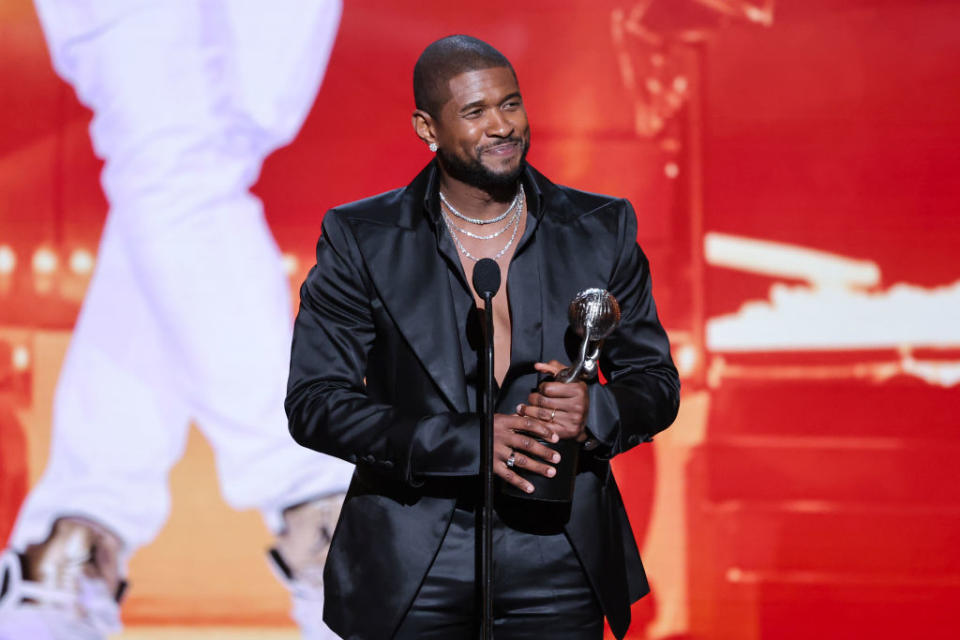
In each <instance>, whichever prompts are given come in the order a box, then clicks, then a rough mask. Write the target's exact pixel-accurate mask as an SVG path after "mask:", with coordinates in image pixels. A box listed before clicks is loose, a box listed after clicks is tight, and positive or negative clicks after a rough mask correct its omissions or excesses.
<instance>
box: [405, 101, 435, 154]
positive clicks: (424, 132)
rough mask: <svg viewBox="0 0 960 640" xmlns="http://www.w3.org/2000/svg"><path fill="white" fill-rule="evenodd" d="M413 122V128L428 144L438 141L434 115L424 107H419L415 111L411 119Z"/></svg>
mask: <svg viewBox="0 0 960 640" xmlns="http://www.w3.org/2000/svg"><path fill="white" fill-rule="evenodd" d="M410 122H411V123H412V124H413V130H414V132H416V134H417V137H418V138H420V139H421V140H423V141H424V142H425V143H426V144H427V145H430V144H436V143H437V133H436V129H435V125H434V122H433V117H432V116H431V115H430V114H429V113H427V112H426V111H424V110H423V109H417V110H416V111H414V112H413V116H412V117H411V119H410Z"/></svg>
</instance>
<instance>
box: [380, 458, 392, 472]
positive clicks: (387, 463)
mask: <svg viewBox="0 0 960 640" xmlns="http://www.w3.org/2000/svg"><path fill="white" fill-rule="evenodd" d="M380 466H381V467H383V468H384V469H386V470H387V471H392V470H393V463H392V462H390V461H389V460H384V461H383V462H381V463H380Z"/></svg>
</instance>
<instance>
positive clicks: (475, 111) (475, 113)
mask: <svg viewBox="0 0 960 640" xmlns="http://www.w3.org/2000/svg"><path fill="white" fill-rule="evenodd" d="M481 113H483V112H482V111H481V110H480V109H473V110H471V111H467V112H466V113H465V114H463V117H465V118H479V117H480V114H481Z"/></svg>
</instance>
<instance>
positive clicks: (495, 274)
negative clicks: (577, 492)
mask: <svg viewBox="0 0 960 640" xmlns="http://www.w3.org/2000/svg"><path fill="white" fill-rule="evenodd" d="M473 288H474V289H475V290H476V292H477V294H478V295H479V296H480V297H481V298H483V329H484V330H483V346H484V349H483V370H484V376H483V398H482V412H483V415H482V420H483V429H482V433H483V436H482V439H481V442H480V480H481V482H480V484H481V493H482V495H483V501H482V502H483V506H482V508H481V509H480V601H481V607H482V611H481V616H480V638H481V640H493V409H494V398H493V388H494V377H493V296H495V295H497V291H499V290H500V266H499V265H498V264H497V263H496V261H495V260H491V259H490V258H484V259H482V260H480V261H478V262H477V264H476V265H475V266H474V268H473Z"/></svg>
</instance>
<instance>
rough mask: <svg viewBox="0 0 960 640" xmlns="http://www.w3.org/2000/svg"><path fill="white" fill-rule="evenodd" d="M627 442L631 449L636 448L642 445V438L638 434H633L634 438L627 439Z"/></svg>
mask: <svg viewBox="0 0 960 640" xmlns="http://www.w3.org/2000/svg"><path fill="white" fill-rule="evenodd" d="M627 442H628V443H629V444H630V446H631V447H634V446H636V445H638V444H640V436H638V435H637V434H633V435H632V436H630V437H629V438H627Z"/></svg>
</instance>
